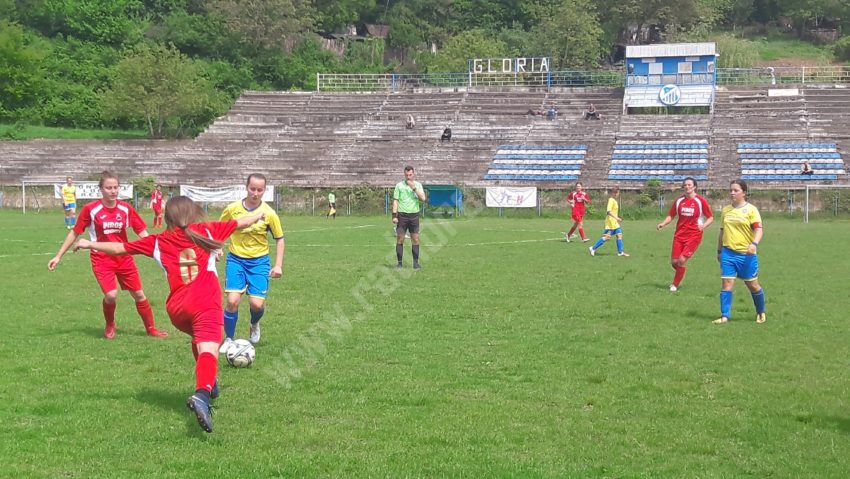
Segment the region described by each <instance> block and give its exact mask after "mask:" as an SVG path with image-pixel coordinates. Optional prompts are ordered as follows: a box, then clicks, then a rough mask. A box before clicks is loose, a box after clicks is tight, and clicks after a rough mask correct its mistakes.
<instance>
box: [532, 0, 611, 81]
mask: <svg viewBox="0 0 850 479" xmlns="http://www.w3.org/2000/svg"><path fill="white" fill-rule="evenodd" d="M526 9H527V11H528V12H529V13H530V16H531V17H532V19H534V22H535V25H534V27H532V29H531V32H532V38H533V39H534V41H533V43H532V45H531V47H532V48H533V52H531V54H533V55H543V56H548V57H551V58H552V67H553V68H587V67H592V66H596V65H597V64H598V62H599V58H600V57H601V55H602V53H603V52H604V51H605V49H604V48H603V47H602V37H603V31H602V28H600V26H599V21H598V19H597V12H596V8H595V5H594V3H593V1H592V0H556V1H546V0H544V1H541V2H539V3H536V4H527V5H526Z"/></svg>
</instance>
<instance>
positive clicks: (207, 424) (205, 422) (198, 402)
mask: <svg viewBox="0 0 850 479" xmlns="http://www.w3.org/2000/svg"><path fill="white" fill-rule="evenodd" d="M186 407H188V408H189V410H190V411H194V412H195V417H197V418H198V424H200V425H201V428H203V430H204V431H206V432H212V431H213V423H212V412H211V411H210V403H209V401H207V400H206V399H204V398H203V397H202V396H201V395H200V394H198V393H195V394H192V395H191V396H189V399H187V400H186Z"/></svg>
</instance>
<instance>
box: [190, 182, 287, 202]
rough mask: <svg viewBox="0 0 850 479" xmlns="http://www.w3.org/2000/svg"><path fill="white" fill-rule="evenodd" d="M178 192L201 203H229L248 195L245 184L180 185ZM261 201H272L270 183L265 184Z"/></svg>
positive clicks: (272, 194) (272, 195) (272, 189)
mask: <svg viewBox="0 0 850 479" xmlns="http://www.w3.org/2000/svg"><path fill="white" fill-rule="evenodd" d="M180 194H181V195H183V196H188V197H189V198H191V199H192V201H199V202H201V203H230V202H232V201H239V200H241V199H243V198H245V197H246V196H248V189H247V188H246V187H245V185H240V186H223V187H221V188H205V187H203V186H189V185H180ZM263 201H267V202H273V201H274V187H273V186H272V185H266V192H265V193H263Z"/></svg>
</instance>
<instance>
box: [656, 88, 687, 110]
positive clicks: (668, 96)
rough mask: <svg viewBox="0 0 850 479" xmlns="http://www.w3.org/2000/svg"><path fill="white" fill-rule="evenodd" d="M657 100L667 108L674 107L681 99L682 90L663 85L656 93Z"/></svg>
mask: <svg viewBox="0 0 850 479" xmlns="http://www.w3.org/2000/svg"><path fill="white" fill-rule="evenodd" d="M658 99H659V100H660V101H661V103H663V104H665V105H667V106H671V105H675V104H676V103H679V100H681V99H682V90H680V89H679V87H678V86H676V85H664V86H663V87H661V91H659V92H658Z"/></svg>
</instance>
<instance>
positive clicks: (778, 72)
mask: <svg viewBox="0 0 850 479" xmlns="http://www.w3.org/2000/svg"><path fill="white" fill-rule="evenodd" d="M839 83H850V67H846V66H828V67H763V68H718V69H717V84H718V85H810V84H839Z"/></svg>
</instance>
